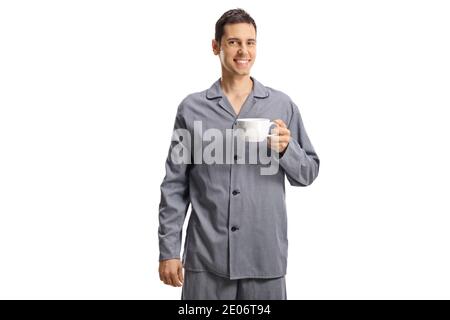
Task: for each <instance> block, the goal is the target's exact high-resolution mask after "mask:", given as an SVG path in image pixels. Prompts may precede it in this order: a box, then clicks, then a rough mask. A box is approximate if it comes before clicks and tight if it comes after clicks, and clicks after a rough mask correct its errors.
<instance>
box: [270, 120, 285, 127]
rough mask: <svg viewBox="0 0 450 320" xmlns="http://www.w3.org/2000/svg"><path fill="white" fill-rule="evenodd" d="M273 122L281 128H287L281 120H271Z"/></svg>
mask: <svg viewBox="0 0 450 320" xmlns="http://www.w3.org/2000/svg"><path fill="white" fill-rule="evenodd" d="M273 122H275V123H276V124H277V125H279V126H280V127H282V128H287V126H286V124H285V123H284V121H283V120H281V119H276V120H273Z"/></svg>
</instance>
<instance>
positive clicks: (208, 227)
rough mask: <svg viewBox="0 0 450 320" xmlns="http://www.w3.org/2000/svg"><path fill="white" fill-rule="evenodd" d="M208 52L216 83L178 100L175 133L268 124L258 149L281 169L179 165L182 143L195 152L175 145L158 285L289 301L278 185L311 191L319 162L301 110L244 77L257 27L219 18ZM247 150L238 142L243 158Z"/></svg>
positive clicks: (186, 295)
mask: <svg viewBox="0 0 450 320" xmlns="http://www.w3.org/2000/svg"><path fill="white" fill-rule="evenodd" d="M212 50H213V53H214V54H215V55H217V56H219V58H220V63H221V66H222V75H221V78H220V79H219V80H217V81H216V82H215V83H214V84H213V85H212V86H211V87H210V88H209V89H207V90H205V91H202V92H199V93H193V94H191V95H188V96H187V97H186V98H185V99H184V100H183V101H182V102H181V104H180V105H179V107H178V110H177V115H176V118H175V125H174V131H177V130H184V131H185V132H187V133H190V136H194V137H195V136H196V135H199V134H200V135H201V133H198V132H196V130H195V125H194V122H199V121H200V122H201V123H202V125H203V128H204V129H216V130H218V131H219V132H226V131H227V130H229V129H234V128H235V126H236V124H237V121H238V120H239V119H243V118H263V119H270V120H272V121H274V122H275V123H276V126H277V127H276V128H275V129H273V130H272V133H273V134H274V136H271V137H269V138H267V139H266V140H265V141H264V142H263V143H264V144H265V145H268V146H269V147H270V148H269V151H270V152H273V155H275V157H274V161H277V162H278V163H279V168H280V170H277V172H276V173H274V174H271V175H262V174H261V173H260V170H259V169H260V167H261V164H260V163H257V164H242V163H240V162H239V160H240V159H239V156H238V155H237V154H234V155H232V156H231V157H232V158H233V159H234V160H235V161H236V162H235V163H231V164H230V163H214V164H208V165H206V164H203V163H202V164H194V163H192V162H189V163H178V162H176V161H174V157H173V151H174V149H175V148H176V147H177V146H178V145H180V144H183V145H184V146H185V147H186V148H187V149H189V150H192V149H193V147H192V140H193V139H190V138H187V139H181V138H180V137H179V136H176V137H175V138H173V139H172V144H171V146H170V148H169V155H168V157H167V160H166V166H165V168H166V175H165V177H164V180H163V182H162V184H161V202H160V205H159V222H160V224H159V229H158V236H159V248H160V256H159V261H160V263H159V275H160V279H161V281H163V282H164V283H165V284H167V285H171V286H174V287H180V286H182V287H183V288H182V297H181V298H182V299H185V300H192V299H217V300H223V299H226V300H235V299H239V300H242V299H245V300H247V299H252V300H257V299H258V300H259V299H280V300H282V299H287V294H286V282H285V275H286V269H287V250H288V239H287V213H286V203H285V178H287V179H288V181H289V183H290V184H291V185H293V186H308V185H310V184H311V183H312V182H313V181H314V180H315V179H316V177H317V175H318V173H319V157H318V156H317V154H316V152H315V151H314V148H313V146H312V144H311V142H310V140H309V138H308V135H307V133H306V131H305V128H304V125H303V122H302V118H301V116H300V111H299V109H298V107H297V106H296V105H295V104H294V103H293V102H292V100H291V99H290V98H289V97H288V96H287V95H286V94H284V93H282V92H281V91H278V90H274V89H272V88H269V87H265V86H264V85H262V84H261V83H260V82H258V81H257V80H256V79H254V78H253V77H251V76H250V70H251V67H252V66H253V63H254V62H255V59H256V24H255V22H254V20H253V19H252V18H251V17H250V15H249V14H248V13H246V12H245V11H244V10H241V9H235V10H229V11H227V12H225V13H224V14H223V15H222V17H220V19H219V20H218V21H217V23H216V32H215V39H214V40H213V41H212ZM226 143H227V142H226ZM250 144H251V143H250V142H248V143H247V144H246V145H245V148H246V149H245V151H246V153H245V154H248V153H249V150H250V149H251V146H250ZM257 146H258V147H262V146H263V145H262V144H261V143H258V144H257ZM194 149H195V147H194ZM195 151H196V150H194V152H195ZM233 152H234V149H233ZM189 205H191V207H192V211H191V217H190V220H189V223H188V226H187V235H186V240H185V246H184V253H183V259H182V260H181V259H180V251H181V242H182V228H183V223H184V220H185V217H186V213H187V211H188V208H189ZM183 267H184V273H183Z"/></svg>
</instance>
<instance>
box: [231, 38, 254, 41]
mask: <svg viewBox="0 0 450 320" xmlns="http://www.w3.org/2000/svg"><path fill="white" fill-rule="evenodd" d="M230 40H234V41H241V39H239V38H228V39H227V41H230ZM247 41H255V42H256V39H253V38H250V39H247Z"/></svg>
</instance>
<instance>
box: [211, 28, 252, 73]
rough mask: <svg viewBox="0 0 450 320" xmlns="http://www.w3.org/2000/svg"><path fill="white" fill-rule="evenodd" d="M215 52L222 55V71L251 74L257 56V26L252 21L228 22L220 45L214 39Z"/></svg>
mask: <svg viewBox="0 0 450 320" xmlns="http://www.w3.org/2000/svg"><path fill="white" fill-rule="evenodd" d="M213 52H214V54H215V55H219V57H220V62H221V64H222V72H227V73H228V74H230V75H232V76H246V75H249V74H250V69H251V67H252V66H253V63H254V62H255V58H256V30H255V27H253V25H252V24H250V23H235V24H226V25H225V26H224V34H223V36H222V39H221V43H220V46H219V45H218V43H217V42H216V41H215V40H213Z"/></svg>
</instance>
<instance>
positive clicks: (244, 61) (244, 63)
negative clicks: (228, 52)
mask: <svg viewBox="0 0 450 320" xmlns="http://www.w3.org/2000/svg"><path fill="white" fill-rule="evenodd" d="M233 61H234V62H236V63H237V64H238V65H239V66H247V65H248V64H249V62H250V59H233Z"/></svg>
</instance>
